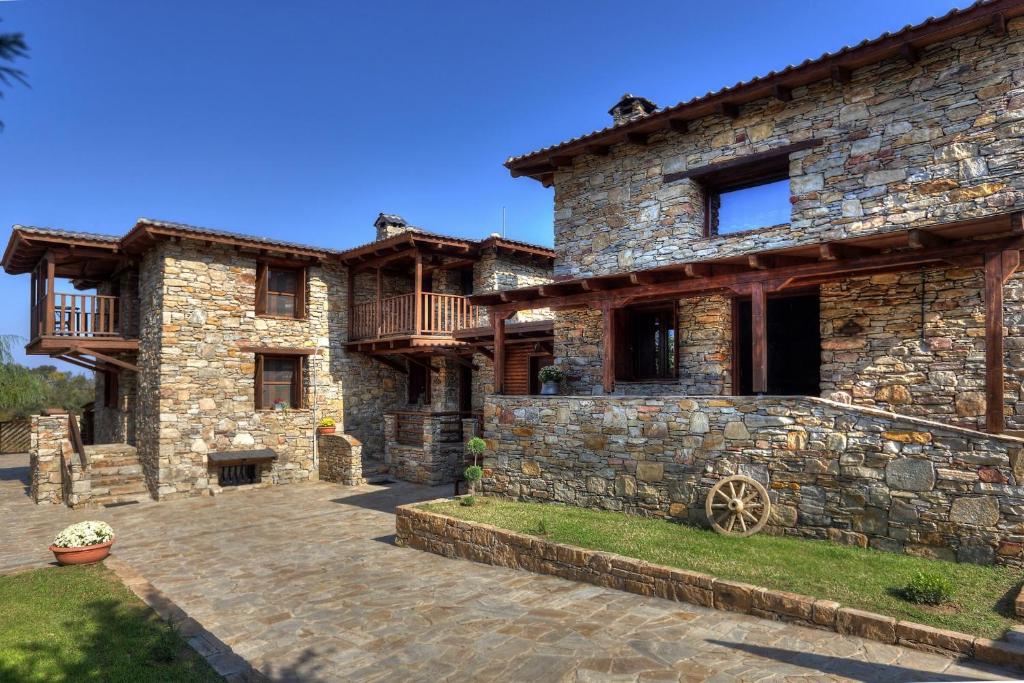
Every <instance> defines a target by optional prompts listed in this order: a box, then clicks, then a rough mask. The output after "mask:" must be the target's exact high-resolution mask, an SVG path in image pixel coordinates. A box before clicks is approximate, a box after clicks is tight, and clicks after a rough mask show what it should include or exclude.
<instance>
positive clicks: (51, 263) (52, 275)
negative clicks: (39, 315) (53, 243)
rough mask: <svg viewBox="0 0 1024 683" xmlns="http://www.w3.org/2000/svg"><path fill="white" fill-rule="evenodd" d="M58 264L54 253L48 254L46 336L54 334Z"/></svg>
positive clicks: (49, 252)
mask: <svg viewBox="0 0 1024 683" xmlns="http://www.w3.org/2000/svg"><path fill="white" fill-rule="evenodd" d="M56 269H57V263H56V261H55V259H54V256H53V252H52V251H48V252H46V322H45V325H44V333H45V334H46V335H52V334H53V323H54V320H53V297H54V293H53V284H54V281H55V280H56V279H57V278H56V272H55V271H56Z"/></svg>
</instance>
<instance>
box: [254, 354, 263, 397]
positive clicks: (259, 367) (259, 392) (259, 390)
mask: <svg viewBox="0 0 1024 683" xmlns="http://www.w3.org/2000/svg"><path fill="white" fill-rule="evenodd" d="M254 393H255V396H254V399H255V400H254V402H255V404H256V410H262V408H263V355H262V354H259V353H257V354H256V390H255V392H254Z"/></svg>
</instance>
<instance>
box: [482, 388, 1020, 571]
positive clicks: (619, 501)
mask: <svg viewBox="0 0 1024 683" xmlns="http://www.w3.org/2000/svg"><path fill="white" fill-rule="evenodd" d="M484 436H485V438H486V440H487V442H488V446H489V448H490V451H491V452H490V454H489V455H488V457H487V459H486V461H485V475H484V480H483V487H484V491H485V492H487V493H493V494H498V495H506V496H511V497H514V498H520V499H524V500H538V501H556V502H561V503H566V504H570V505H577V506H581V507H595V508H604V509H611V510H621V511H624V512H629V513H634V514H643V515H650V516H659V517H666V518H672V519H677V520H680V521H688V522H693V523H699V524H703V523H705V515H704V500H705V498H706V496H707V494H708V492H709V491H710V488H711V487H712V486H713V485H714V483H715V482H716V481H718V480H719V479H721V478H722V477H725V476H728V475H732V474H745V475H747V476H750V477H753V478H754V479H756V480H758V481H760V482H762V483H763V484H765V486H766V487H768V488H769V490H770V492H771V497H772V500H773V503H774V505H773V515H772V519H771V521H770V525H769V527H768V528H767V530H768V532H770V533H777V534H789V535H799V536H807V537H813V538H828V539H832V540H835V541H838V542H842V543H848V544H852V545H859V546H871V547H874V548H878V549H882V550H889V551H894V552H907V553H910V554H915V555H922V556H928V557H936V558H941V559H947V560H959V561H969V562H979V563H990V562H999V563H1005V564H1013V565H1018V566H1022V565H1024V557H1022V550H1024V534H1022V532H1021V528H1020V526H1021V524H1022V523H1024V460H1022V458H1021V447H1022V446H1024V440H1021V439H1016V438H1012V437H1003V436H990V435H986V434H983V433H980V432H974V431H971V430H967V429H961V428H957V427H950V426H946V425H942V424H939V423H935V422H929V421H926V420H921V419H917V418H910V417H905V416H900V415H896V414H894V413H889V412H885V411H880V410H877V409H870V408H862V407H853V406H846V405H843V404H839V403H835V402H833V401H828V400H825V399H817V398H808V397H760V398H756V397H678V396H677V397H615V396H610V397H566V396H555V397H540V396H529V397H526V396H523V397H519V396H492V397H488V399H487V402H486V405H485V410H484Z"/></svg>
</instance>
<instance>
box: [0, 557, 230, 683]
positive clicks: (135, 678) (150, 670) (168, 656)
mask: <svg viewBox="0 0 1024 683" xmlns="http://www.w3.org/2000/svg"><path fill="white" fill-rule="evenodd" d="M0 681H104V682H107V681H111V682H114V681H125V682H128V681H131V682H133V683H134V682H144V681H223V679H222V678H221V677H220V676H218V675H217V673H216V672H215V671H214V670H213V669H212V668H210V666H209V665H208V664H207V663H206V662H205V661H204V660H203V659H202V658H201V657H199V655H197V654H196V653H195V652H193V651H192V650H191V649H189V648H188V646H187V645H186V643H185V642H184V640H182V638H181V636H180V635H179V634H178V633H177V631H176V630H174V629H172V628H171V627H170V626H169V625H168V624H167V623H166V622H164V621H163V620H161V619H160V618H159V617H158V616H157V614H156V613H155V612H153V611H152V610H151V609H150V608H149V607H148V606H147V605H146V604H145V603H143V602H142V601H141V600H139V598H138V597H137V596H136V595H135V594H134V593H132V592H131V591H130V590H128V588H127V587H126V586H125V585H124V584H122V583H121V582H120V581H119V580H118V579H117V577H116V576H115V575H114V574H113V572H111V571H109V570H108V569H106V568H105V567H103V566H102V565H89V566H79V567H74V566H71V567H60V568H50V569H39V570H35V571H30V572H25V573H22V574H14V575H11V576H0Z"/></svg>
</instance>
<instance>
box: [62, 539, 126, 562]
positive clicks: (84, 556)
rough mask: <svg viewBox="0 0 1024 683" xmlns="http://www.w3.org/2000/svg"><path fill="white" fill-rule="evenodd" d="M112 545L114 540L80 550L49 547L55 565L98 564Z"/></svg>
mask: <svg viewBox="0 0 1024 683" xmlns="http://www.w3.org/2000/svg"><path fill="white" fill-rule="evenodd" d="M112 545H114V539H110V540H109V541H107V542H106V543H97V544H96V545H86V546H82V547H81V548H58V547H57V546H55V545H51V546H50V550H51V551H52V552H53V556H54V557H55V558H57V564H92V563H93V562H99V561H100V560H102V559H104V558H105V557H106V556H107V555H109V554H110V546H112Z"/></svg>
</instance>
